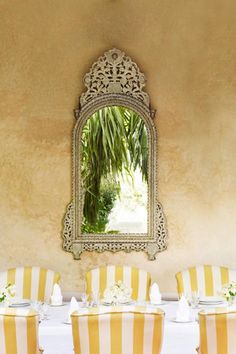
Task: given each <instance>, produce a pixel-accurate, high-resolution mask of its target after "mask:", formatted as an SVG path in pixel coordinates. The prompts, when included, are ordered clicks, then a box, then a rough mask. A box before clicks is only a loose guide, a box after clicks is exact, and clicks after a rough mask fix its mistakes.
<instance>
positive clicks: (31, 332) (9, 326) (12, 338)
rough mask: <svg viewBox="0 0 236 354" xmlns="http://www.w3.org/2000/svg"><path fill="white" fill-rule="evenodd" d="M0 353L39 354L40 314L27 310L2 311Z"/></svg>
mask: <svg viewBox="0 0 236 354" xmlns="http://www.w3.org/2000/svg"><path fill="white" fill-rule="evenodd" d="M0 353H1V354H39V353H41V352H40V349H39V345H38V314H37V313H36V312H34V311H32V310H25V309H17V310H15V309H14V310H13V309H8V308H1V309H0Z"/></svg>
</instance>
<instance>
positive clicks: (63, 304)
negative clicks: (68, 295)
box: [50, 302, 66, 307]
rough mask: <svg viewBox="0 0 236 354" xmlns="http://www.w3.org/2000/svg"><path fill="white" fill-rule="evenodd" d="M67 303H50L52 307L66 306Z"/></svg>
mask: <svg viewBox="0 0 236 354" xmlns="http://www.w3.org/2000/svg"><path fill="white" fill-rule="evenodd" d="M65 305H66V304H65V303H64V302H63V303H62V304H61V305H53V304H50V306H52V307H61V306H65Z"/></svg>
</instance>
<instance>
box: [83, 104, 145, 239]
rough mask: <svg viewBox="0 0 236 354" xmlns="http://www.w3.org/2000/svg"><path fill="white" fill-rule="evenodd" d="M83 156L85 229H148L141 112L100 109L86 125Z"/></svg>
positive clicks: (101, 231) (112, 231)
mask: <svg viewBox="0 0 236 354" xmlns="http://www.w3.org/2000/svg"><path fill="white" fill-rule="evenodd" d="M80 158H81V189H82V191H83V196H82V200H83V220H82V225H81V233H82V234H84V233H87V234H120V233H147V199H148V198H147V192H148V188H147V183H148V135H147V128H146V125H145V123H144V121H143V119H142V118H141V117H140V116H139V114H137V113H136V112H134V111H132V110H131V109H129V108H126V107H122V106H110V107H104V108H101V109H99V110H98V111H96V112H95V113H94V114H93V115H92V116H91V117H89V118H88V120H87V121H86V122H85V124H84V126H83V128H82V138H81V157H80Z"/></svg>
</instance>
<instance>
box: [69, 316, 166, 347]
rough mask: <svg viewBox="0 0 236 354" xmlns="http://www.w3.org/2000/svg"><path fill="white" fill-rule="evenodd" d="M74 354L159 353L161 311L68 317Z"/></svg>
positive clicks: (161, 322) (162, 318) (162, 317)
mask: <svg viewBox="0 0 236 354" xmlns="http://www.w3.org/2000/svg"><path fill="white" fill-rule="evenodd" d="M71 319H72V333H73V343H74V351H75V354H159V353H160V352H161V346H162V338H163V323H164V312H163V311H161V310H159V311H156V313H142V312H140V313H139V312H138V311H135V310H133V311H131V312H119V311H117V312H110V313H97V314H96V313H94V314H90V315H88V314H86V315H85V314H78V313H77V312H74V313H73V314H72V315H71Z"/></svg>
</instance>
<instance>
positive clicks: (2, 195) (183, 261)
mask: <svg viewBox="0 0 236 354" xmlns="http://www.w3.org/2000/svg"><path fill="white" fill-rule="evenodd" d="M235 4H236V3H235V1H234V0H232V1H229V0H225V1H224V0H221V1H217V0H214V1H213V0H212V1H211V0H199V1H196V0H190V1H186V0H178V1H173V0H165V1H157V0H148V1H145V0H126V1H125V0H109V1H108V0H89V1H82V0H37V1H36V0H22V1H20V0H1V1H0V47H1V48H0V118H1V120H0V163H1V172H0V201H1V202H0V241H1V247H0V270H1V269H5V268H8V267H12V266H17V265H25V264H28V265H41V266H45V267H49V268H52V269H56V270H58V271H60V272H61V274H62V285H63V289H64V290H82V289H83V278H84V275H85V271H86V270H87V269H90V268H92V267H94V266H97V265H104V264H107V263H115V264H117V263H126V264H131V265H136V266H139V267H142V268H144V269H147V270H149V271H150V272H151V273H152V274H153V277H154V278H155V279H156V280H157V281H159V283H160V286H161V289H162V290H163V291H174V290H175V280H174V274H175V272H176V271H178V270H179V269H182V268H184V267H187V266H190V265H193V264H196V263H203V262H207V263H215V264H225V265H229V266H231V267H234V268H236V256H235V255H236V217H235V215H236V158H235V152H236V99H235V95H236V75H235V73H236V45H235V43H236V15H235V14H236V6H234V5H235ZM111 47H118V48H120V49H122V50H124V51H125V52H126V53H127V54H128V55H130V56H131V57H132V58H133V59H134V60H135V61H136V62H137V63H138V64H139V66H140V68H141V69H142V71H144V72H145V74H146V77H147V80H148V83H147V91H148V93H149V94H150V97H151V102H152V106H153V107H155V108H157V109H158V119H157V120H156V125H157V128H158V132H159V142H158V149H159V156H158V159H159V171H158V179H159V182H158V183H159V186H158V188H159V199H160V201H161V203H162V204H163V207H164V210H165V213H166V217H167V221H168V229H169V246H168V250H167V251H165V252H163V253H161V254H160V255H159V256H158V258H157V260H156V261H155V262H150V261H148V260H147V257H146V255H145V254H143V253H138V254H136V253H131V254H124V253H118V254H115V255H113V254H110V253H103V254H97V253H92V254H86V253H85V254H83V256H82V260H81V261H74V260H73V258H72V255H71V254H69V253H65V252H64V251H62V249H61V242H62V240H61V238H60V233H61V223H62V218H63V214H64V211H65V207H66V204H67V203H68V202H69V201H70V196H71V187H70V181H71V170H70V168H71V155H70V149H71V130H72V126H73V113H72V112H73V108H74V107H75V106H76V104H77V99H78V96H79V95H80V93H81V92H82V90H83V85H82V77H83V75H84V74H85V73H86V72H87V71H88V69H89V67H90V66H91V64H92V63H93V61H94V60H96V58H97V57H98V56H99V55H101V54H102V53H103V52H104V51H105V50H107V49H110V48H111Z"/></svg>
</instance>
